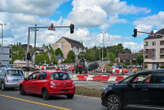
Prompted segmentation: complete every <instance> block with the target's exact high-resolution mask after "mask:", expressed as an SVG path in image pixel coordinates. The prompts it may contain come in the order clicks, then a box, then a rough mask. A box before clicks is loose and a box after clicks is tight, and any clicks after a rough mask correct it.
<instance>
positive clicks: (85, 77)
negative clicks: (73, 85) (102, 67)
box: [71, 74, 127, 82]
mask: <svg viewBox="0 0 164 110" xmlns="http://www.w3.org/2000/svg"><path fill="white" fill-rule="evenodd" d="M71 77H72V80H78V81H102V82H119V81H121V80H123V79H124V78H126V77H127V75H81V74H77V75H72V76H71Z"/></svg>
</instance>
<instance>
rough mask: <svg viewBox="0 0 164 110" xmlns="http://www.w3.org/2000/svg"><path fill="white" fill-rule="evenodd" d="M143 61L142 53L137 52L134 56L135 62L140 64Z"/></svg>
mask: <svg viewBox="0 0 164 110" xmlns="http://www.w3.org/2000/svg"><path fill="white" fill-rule="evenodd" d="M143 61H144V57H143V55H142V54H139V55H137V56H136V62H137V64H139V65H142V64H143Z"/></svg>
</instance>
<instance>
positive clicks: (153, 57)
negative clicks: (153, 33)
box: [152, 49, 156, 60]
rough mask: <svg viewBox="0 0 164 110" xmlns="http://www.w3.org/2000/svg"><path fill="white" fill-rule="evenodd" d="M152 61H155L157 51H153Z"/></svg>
mask: <svg viewBox="0 0 164 110" xmlns="http://www.w3.org/2000/svg"><path fill="white" fill-rule="evenodd" d="M152 59H153V60H155V59H156V50H155V49H152Z"/></svg>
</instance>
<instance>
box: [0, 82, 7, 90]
mask: <svg viewBox="0 0 164 110" xmlns="http://www.w3.org/2000/svg"><path fill="white" fill-rule="evenodd" d="M1 89H2V90H3V91H4V90H5V89H6V87H5V84H4V83H2V84H1Z"/></svg>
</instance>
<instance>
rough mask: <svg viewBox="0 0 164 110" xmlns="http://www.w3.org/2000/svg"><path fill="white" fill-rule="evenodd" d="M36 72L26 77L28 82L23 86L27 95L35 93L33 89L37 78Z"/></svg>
mask: <svg viewBox="0 0 164 110" xmlns="http://www.w3.org/2000/svg"><path fill="white" fill-rule="evenodd" d="M38 74H39V73H38V72H35V73H32V74H31V75H30V76H29V77H28V80H27V81H26V84H25V90H26V91H27V92H28V93H35V91H36V88H35V82H36V80H37V78H38Z"/></svg>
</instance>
